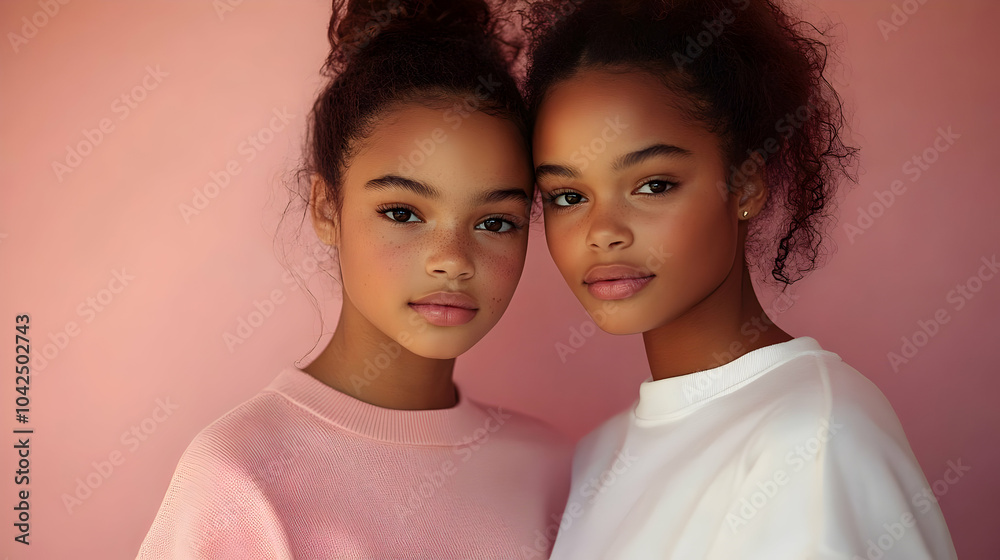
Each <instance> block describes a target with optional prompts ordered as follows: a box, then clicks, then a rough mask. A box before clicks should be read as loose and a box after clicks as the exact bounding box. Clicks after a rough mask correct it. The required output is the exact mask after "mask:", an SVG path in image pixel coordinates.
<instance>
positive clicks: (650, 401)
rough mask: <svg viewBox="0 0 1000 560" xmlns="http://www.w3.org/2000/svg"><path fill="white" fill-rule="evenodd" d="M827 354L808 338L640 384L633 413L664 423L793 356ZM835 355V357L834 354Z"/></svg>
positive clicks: (651, 379) (638, 417) (649, 378)
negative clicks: (669, 418)
mask: <svg viewBox="0 0 1000 560" xmlns="http://www.w3.org/2000/svg"><path fill="white" fill-rule="evenodd" d="M818 352H826V353H829V352H827V351H826V350H823V348H822V347H820V345H819V342H817V341H816V339H814V338H812V337H809V336H801V337H798V338H793V339H792V340H788V341H785V342H779V343H778V344H772V345H769V346H765V347H763V348H758V349H756V350H752V351H750V352H747V353H746V354H743V355H742V356H740V357H738V358H736V359H735V360H733V361H731V362H729V363H726V364H723V365H721V366H718V367H715V368H711V369H707V370H703V371H696V372H694V373H688V374H685V375H679V376H677V377H668V378H666V379H660V380H656V381H654V380H653V378H652V376H650V377H648V378H646V380H645V381H643V382H642V383H641V384H640V385H639V399H638V401H637V402H636V405H635V407H634V408H633V414H634V415H635V417H636V418H637V419H639V420H664V419H667V418H668V417H672V416H674V415H676V414H678V413H681V412H683V411H685V409H689V408H693V407H696V406H698V405H702V404H704V403H706V402H708V401H711V400H713V399H715V398H718V397H721V396H723V395H726V394H729V393H731V392H733V391H735V390H737V389H738V388H739V387H741V386H743V385H744V384H746V383H748V382H750V381H751V380H753V379H754V378H756V377H759V376H760V375H763V374H764V373H767V372H768V371H770V370H772V369H774V368H775V367H777V366H779V365H781V364H783V363H785V362H788V361H789V360H792V359H794V358H796V357H799V356H802V355H806V354H814V353H818ZM834 356H836V354H834Z"/></svg>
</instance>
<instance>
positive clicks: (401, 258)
mask: <svg viewBox="0 0 1000 560" xmlns="http://www.w3.org/2000/svg"><path fill="white" fill-rule="evenodd" d="M358 232H359V234H358V235H357V236H356V237H354V238H353V239H351V240H348V241H347V242H346V243H344V244H343V245H342V246H341V254H340V261H341V265H342V267H343V269H344V274H345V275H348V276H351V277H353V278H357V279H359V280H363V281H364V283H365V284H366V285H370V286H372V285H374V286H384V285H387V284H392V283H394V282H396V281H398V280H399V279H400V278H403V277H405V275H404V273H405V271H407V270H409V268H410V266H411V261H412V259H413V258H414V254H415V252H414V251H413V248H412V247H411V246H408V245H407V244H405V243H402V242H401V241H399V240H394V239H392V237H391V236H387V235H385V234H384V233H381V232H376V231H361V230H358Z"/></svg>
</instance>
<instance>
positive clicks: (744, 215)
mask: <svg viewBox="0 0 1000 560" xmlns="http://www.w3.org/2000/svg"><path fill="white" fill-rule="evenodd" d="M747 214H749V212H747V211H746V210H744V211H743V217H744V218H746V217H747Z"/></svg>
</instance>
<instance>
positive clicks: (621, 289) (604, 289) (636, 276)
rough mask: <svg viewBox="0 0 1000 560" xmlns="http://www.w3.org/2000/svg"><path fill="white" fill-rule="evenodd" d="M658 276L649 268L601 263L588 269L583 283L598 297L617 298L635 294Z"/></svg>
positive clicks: (605, 298)
mask: <svg viewBox="0 0 1000 560" xmlns="http://www.w3.org/2000/svg"><path fill="white" fill-rule="evenodd" d="M654 277H656V275H655V274H653V273H652V272H649V271H648V270H645V269H641V268H636V267H633V266H629V265H624V264H612V265H600V266H595V267H593V268H591V269H590V270H588V271H587V274H586V275H585V276H584V277H583V283H584V284H585V285H586V286H587V291H588V292H590V295H592V296H594V297H595V298H597V299H604V300H615V299H625V298H628V297H632V296H634V295H635V294H636V293H638V292H639V291H640V290H642V289H643V288H645V287H646V286H647V285H648V284H649V283H650V282H651V281H652V280H653V278H654Z"/></svg>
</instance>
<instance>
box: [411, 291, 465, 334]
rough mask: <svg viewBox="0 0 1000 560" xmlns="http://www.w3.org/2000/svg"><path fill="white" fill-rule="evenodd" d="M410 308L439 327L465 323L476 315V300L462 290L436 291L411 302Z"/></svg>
mask: <svg viewBox="0 0 1000 560" xmlns="http://www.w3.org/2000/svg"><path fill="white" fill-rule="evenodd" d="M409 305H410V308H411V309H413V310H414V311H416V312H417V313H419V314H420V315H421V316H422V317H423V318H424V319H426V320H427V322H428V323H430V324H432V325H437V326H439V327H454V326H458V325H464V324H465V323H468V322H469V321H471V320H472V319H473V317H475V316H476V313H477V312H478V311H479V306H478V305H477V304H476V300H475V299H473V298H472V297H471V296H469V295H467V294H463V293H462V292H435V293H433V294H430V295H427V296H424V297H422V298H420V299H416V300H414V301H411V302H410V304H409Z"/></svg>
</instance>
